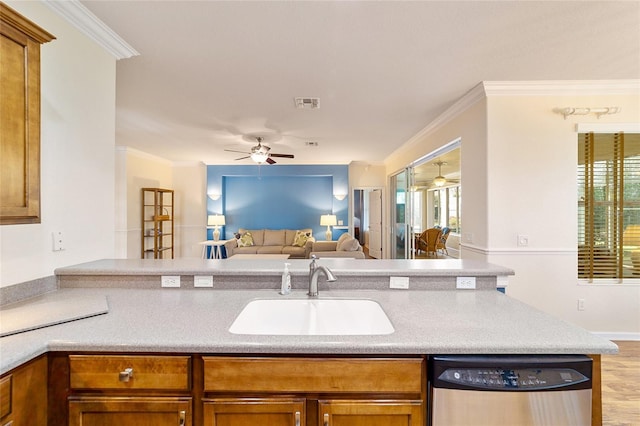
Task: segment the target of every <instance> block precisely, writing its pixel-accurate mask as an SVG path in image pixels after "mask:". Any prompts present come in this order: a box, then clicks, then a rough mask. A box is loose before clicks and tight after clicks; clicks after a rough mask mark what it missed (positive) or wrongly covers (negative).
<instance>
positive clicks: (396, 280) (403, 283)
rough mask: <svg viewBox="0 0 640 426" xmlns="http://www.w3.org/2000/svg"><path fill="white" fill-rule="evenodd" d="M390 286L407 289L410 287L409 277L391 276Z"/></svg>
mask: <svg viewBox="0 0 640 426" xmlns="http://www.w3.org/2000/svg"><path fill="white" fill-rule="evenodd" d="M389 288H395V289H401V290H407V289H408V288H409V277H389Z"/></svg>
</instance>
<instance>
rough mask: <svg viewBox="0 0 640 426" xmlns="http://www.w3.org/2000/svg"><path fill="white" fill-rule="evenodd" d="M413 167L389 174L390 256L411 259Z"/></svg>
mask: <svg viewBox="0 0 640 426" xmlns="http://www.w3.org/2000/svg"><path fill="white" fill-rule="evenodd" d="M412 182H413V169H412V168H411V167H407V168H406V169H404V170H402V171H401V172H399V173H397V174H395V175H393V176H391V185H390V186H391V194H392V200H393V201H392V212H391V216H392V221H391V223H392V224H393V227H392V230H391V241H392V247H391V258H392V259H412V258H413V254H414V247H413V245H414V238H413V227H412V226H411V223H412V220H411V217H412V210H413V197H412V196H411V185H412Z"/></svg>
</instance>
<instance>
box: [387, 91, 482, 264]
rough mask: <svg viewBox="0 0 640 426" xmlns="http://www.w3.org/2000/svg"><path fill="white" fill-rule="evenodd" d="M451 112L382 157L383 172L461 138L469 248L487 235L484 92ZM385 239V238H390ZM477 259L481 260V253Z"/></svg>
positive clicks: (469, 255)
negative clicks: (384, 157)
mask: <svg viewBox="0 0 640 426" xmlns="http://www.w3.org/2000/svg"><path fill="white" fill-rule="evenodd" d="M474 91H475V92H480V93H482V87H481V86H478V87H477V88H475V89H474ZM451 111H453V112H452V113H447V114H445V116H444V118H442V119H441V120H440V121H439V122H438V123H435V124H432V125H430V126H427V127H426V128H425V130H424V131H423V132H421V133H420V134H418V135H416V136H415V137H414V138H413V139H412V140H411V141H409V142H408V143H407V144H405V145H404V146H402V147H401V148H399V149H397V150H396V151H395V152H394V153H393V154H392V155H391V156H389V157H388V158H387V159H386V160H385V165H386V170H387V174H388V175H389V176H390V175H392V174H394V173H396V172H397V171H399V170H401V169H402V168H404V167H406V166H408V165H409V164H411V163H412V162H414V161H416V160H418V159H419V158H422V157H424V156H426V155H428V154H430V153H432V152H434V151H436V150H438V149H440V148H441V147H443V146H444V145H446V144H448V143H450V142H452V141H454V140H456V139H458V138H461V148H460V169H461V184H462V205H461V217H462V236H463V242H464V243H465V244H466V248H467V250H469V249H474V248H475V247H483V246H485V245H486V244H487V238H488V237H487V205H486V198H487V185H488V182H487V166H486V165H487V156H488V153H487V128H486V122H487V119H486V102H485V99H484V95H482V96H479V95H475V94H471V95H469V96H468V97H466V98H464V99H463V100H461V101H459V102H458V103H456V104H455V105H453V106H452V108H451ZM389 204H390V203H389ZM389 214H390V212H389ZM388 217H391V216H388ZM390 232H391V230H390V229H389V233H390ZM464 237H466V242H465V238H464ZM387 240H388V241H389V240H390V238H387ZM449 241H450V243H449ZM449 241H448V242H447V244H448V245H449V244H451V245H452V246H455V247H456V248H457V246H458V241H456V240H455V239H454V238H452V237H449ZM388 250H391V247H388ZM462 252H464V248H462ZM462 252H461V254H460V256H461V257H466V258H475V255H474V253H473V251H467V253H466V255H465V254H463V253H462ZM479 258H480V259H482V258H483V256H480V257H479Z"/></svg>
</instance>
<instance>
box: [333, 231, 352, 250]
mask: <svg viewBox="0 0 640 426" xmlns="http://www.w3.org/2000/svg"><path fill="white" fill-rule="evenodd" d="M351 238H352V237H351V235H349V234H347V233H344V234H342V235H340V237H339V238H338V242H337V243H336V251H340V250H341V247H342V244H343V243H344V242H345V241H346V240H349V239H351Z"/></svg>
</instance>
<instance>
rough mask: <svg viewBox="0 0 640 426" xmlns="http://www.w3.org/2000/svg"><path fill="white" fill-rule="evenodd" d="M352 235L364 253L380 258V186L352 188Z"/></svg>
mask: <svg viewBox="0 0 640 426" xmlns="http://www.w3.org/2000/svg"><path fill="white" fill-rule="evenodd" d="M351 211H352V212H353V220H352V224H353V236H354V238H355V239H357V240H358V241H359V242H360V245H361V246H362V247H363V248H364V251H365V254H366V255H368V256H369V257H372V258H374V259H382V188H355V189H354V190H353V206H352V210H351Z"/></svg>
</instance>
